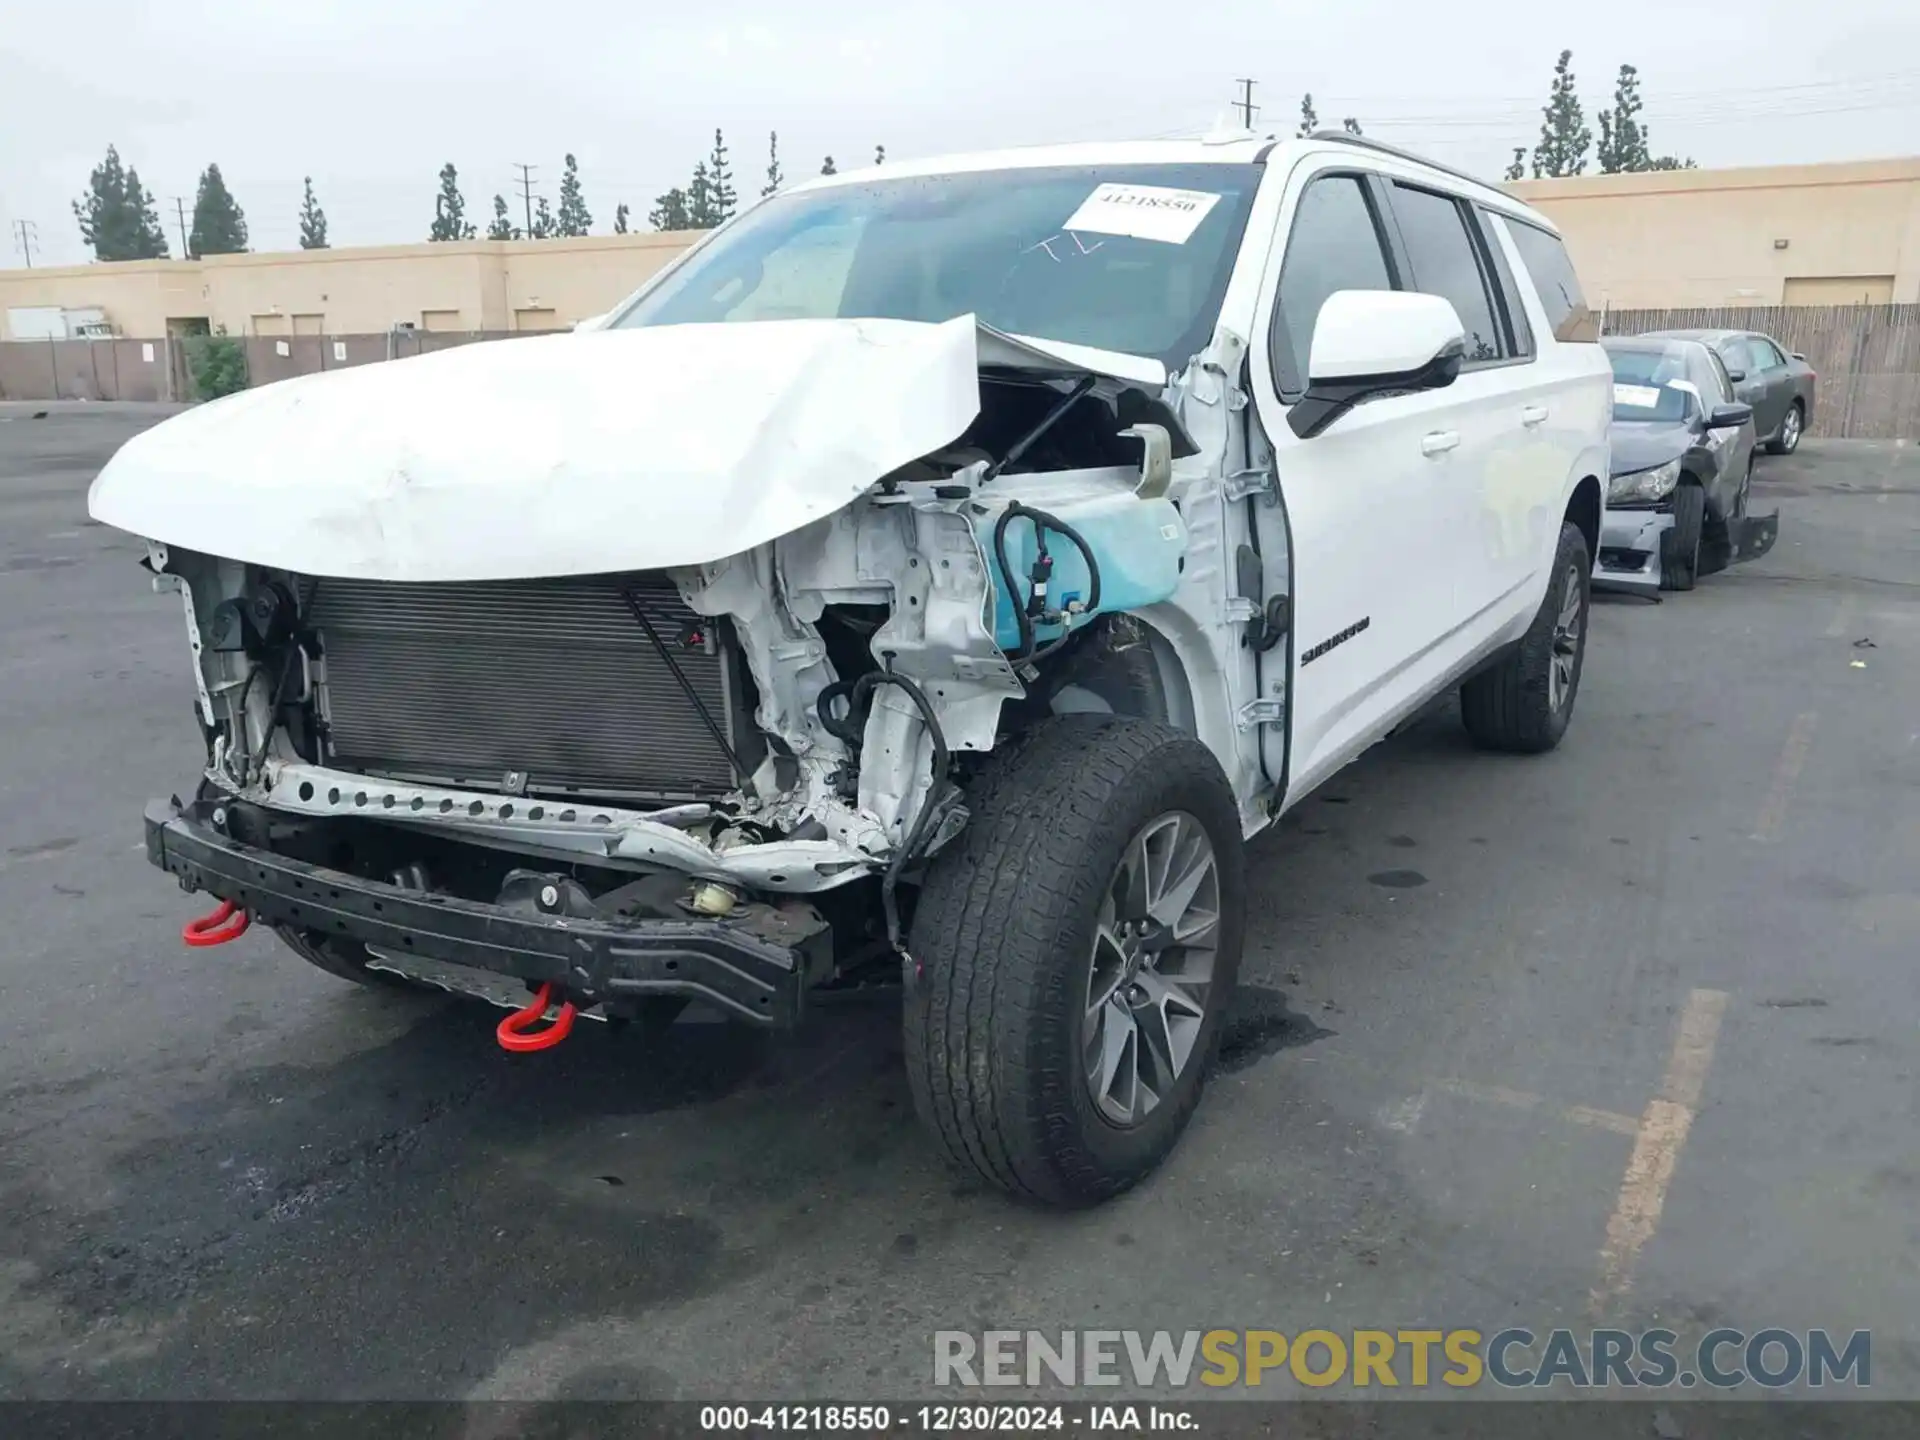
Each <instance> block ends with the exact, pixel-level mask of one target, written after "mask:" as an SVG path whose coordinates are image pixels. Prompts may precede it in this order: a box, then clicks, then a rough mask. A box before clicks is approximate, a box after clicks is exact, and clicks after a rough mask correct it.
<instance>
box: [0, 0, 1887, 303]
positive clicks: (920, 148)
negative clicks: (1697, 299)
mask: <svg viewBox="0 0 1920 1440" xmlns="http://www.w3.org/2000/svg"><path fill="white" fill-rule="evenodd" d="M1556 12H1557V13H1556ZM803 13H804V15H805V17H806V18H804V19H803V18H801V15H802V14H803ZM1563 47H1570V48H1571V49H1572V50H1573V52H1574V70H1575V73H1576V75H1577V76H1578V77H1579V81H1580V93H1581V97H1582V99H1583V101H1584V102H1585V104H1586V107H1587V110H1588V113H1589V123H1592V122H1591V115H1592V112H1593V111H1594V110H1596V109H1598V108H1599V107H1601V106H1602V105H1605V104H1608V103H1610V102H1611V95H1612V89H1613V77H1614V74H1615V72H1616V71H1617V70H1618V68H1619V66H1620V65H1621V63H1622V62H1629V63H1632V64H1634V65H1637V66H1638V67H1639V68H1640V72H1641V76H1642V86H1643V91H1644V95H1645V99H1646V107H1647V108H1646V113H1645V116H1644V118H1645V120H1646V121H1647V122H1648V123H1649V125H1650V126H1651V129H1652V138H1653V144H1654V147H1655V149H1656V150H1658V151H1667V150H1673V151H1677V152H1679V153H1681V154H1684V155H1691V156H1693V157H1694V158H1695V159H1697V160H1698V161H1699V162H1700V163H1701V164H1702V165H1705V166H1720V165H1751V164H1767V163H1776V162H1785V161H1808V160H1842V159H1856V158H1866V157H1872V156H1886V155H1909V154H1920V64H1916V63H1915V57H1916V56H1920V4H1915V3H1914V0H1827V3H1824V4H1817V5H1816V4H1808V3H1806V0H1743V3H1741V4H1738V5H1732V6H1728V5H1722V4H1712V5H1709V4H1705V3H1701V0H1606V3H1604V4H1597V5H1581V6H1567V5H1552V4H1547V3H1542V0H1448V3H1445V4H1437V3H1424V4H1423V3H1414V0H1341V3H1339V4H1329V5H1316V4H1306V3H1300V0H1295V3H1287V4H1283V3H1279V0H1205V3H1199V4H1179V3H1174V4H1168V3H1166V0H1105V3H1100V0H1075V3H1071V4H1068V3H1052V4H1049V3H1045V0H958V3H954V0H948V3H943V4H938V5H934V4H923V3H917V0H813V3H812V4H811V5H807V6H804V7H802V6H798V5H795V4H793V3H792V0H787V3H785V4H779V3H774V0H692V3H685V4H678V5H674V6H667V5H664V4H661V3H659V0H639V3H637V4H635V3H631V0H629V3H624V4H614V3H610V0H539V3H527V0H466V3H455V0H299V3H297V4H294V3H287V0H173V3H169V4H165V5H156V4H152V3H150V0H137V3H136V0H86V3H80V4H73V5H56V4H51V3H44V0H0V224H4V225H5V227H6V235H5V244H4V257H5V263H7V264H9V265H17V264H19V263H20V260H21V257H20V254H19V253H18V248H17V241H16V237H15V235H14V224H13V222H14V221H16V220H19V219H26V220H30V221H32V222H34V223H35V224H36V225H37V227H38V237H37V238H38V248H37V251H36V257H35V258H36V263H40V264H59V263H67V264H72V263H78V262H81V261H83V260H86V259H89V258H91V257H90V255H89V253H88V252H87V251H86V249H85V247H84V246H83V244H82V242H81V240H80V235H79V231H78V229H77V227H76V226H75V224H74V220H73V214H72V209H71V205H70V202H71V201H72V200H73V199H74V198H75V197H76V196H78V195H79V194H80V193H81V191H82V190H83V189H84V187H85V185H86V180H87V174H88V172H89V171H90V170H91V168H92V167H93V166H94V165H95V164H96V163H97V162H98V161H99V159H100V157H101V156H102V155H103V154H104V153H105V151H106V147H107V146H108V145H109V144H115V145H118V147H119V149H120V153H121V156H122V158H123V159H124V160H126V161H127V162H128V163H130V164H132V165H134V166H135V167H137V168H138V170H139V172H140V175H141V178H142V180H143V181H145V182H146V184H147V186H148V187H149V188H150V189H151V190H153V191H154V192H155V193H156V194H158V195H159V196H160V197H161V209H162V212H163V215H164V217H165V219H166V221H167V231H168V236H169V239H170V240H171V241H172V243H173V244H174V246H175V248H176V251H177V249H178V247H179V243H180V242H179V236H178V227H177V225H176V224H175V223H174V219H173V200H172V197H174V196H176V195H178V196H182V197H185V199H186V201H187V204H188V205H189V207H191V204H192V197H193V191H194V184H195V181H196V178H197V176H198V175H199V172H200V170H201V169H202V168H203V167H204V166H205V165H206V164H207V162H208V161H210V160H211V161H217V162H218V163H219V165H220V167H221V171H222V173H223V174H224V175H225V176H226V178H227V183H228V185H229V187H230V188H231V189H232V190H233V192H234V194H235V195H236V197H237V198H238V199H239V201H240V203H241V205H242V207H243V208H244V210H245V212H246V216H247V222H248V224H249V226H250V227H251V230H252V241H253V248H255V249H257V250H268V249H286V248H291V247H292V246H293V245H294V244H295V243H296V239H297V236H298V225H297V222H296V215H297V212H298V208H299V203H300V185H301V177H302V176H303V175H311V176H312V177H313V183H314V188H315V190H316V191H317V192H318V194H319V197H320V200H321V203H322V205H323V206H324V208H325V210H326V212H327V216H328V219H329V222H330V224H331V228H332V239H333V242H334V244H336V245H355V244H380V243H390V242H395V241H410V240H423V239H425V238H426V233H427V226H428V224H429V222H430V221H431V220H432V217H433V199H434V191H435V188H436V179H435V175H436V172H437V171H438V170H439V168H440V166H441V165H442V164H444V163H445V162H446V161H448V160H451V161H453V162H454V163H455V164H456V165H457V166H458V167H459V170H460V177H461V182H462V189H463V190H464V192H465V195H466V199H467V208H468V214H469V217H470V218H473V219H474V220H476V221H477V222H478V223H480V224H481V225H482V226H484V224H485V221H486V219H487V217H488V215H489V214H490V212H491V208H492V197H493V195H494V193H495V192H496V191H498V192H501V193H504V194H512V193H513V184H514V180H515V174H516V172H515V171H514V169H513V165H514V162H516V161H526V162H528V163H531V164H534V165H536V166H538V167H539V168H538V170H537V172H536V173H537V180H536V183H537V185H538V186H539V189H540V192H541V193H544V194H546V195H547V196H548V197H549V199H550V200H551V199H553V198H555V195H556V188H557V184H558V179H559V174H560V167H561V157H562V155H563V154H565V153H566V152H567V151H569V150H571V151H572V152H573V153H574V154H575V155H576V156H577V157H578V159H579V162H580V169H581V174H582V178H583V180H584V183H585V190H586V198H587V203H588V205H589V207H590V208H591V209H592V211H593V215H594V222H595V229H596V231H602V232H604V231H606V230H609V229H611V226H612V220H613V211H614V206H615V204H616V203H617V202H619V201H623V200H624V201H625V202H627V203H628V204H629V205H630V206H632V208H633V212H634V217H635V224H636V225H642V224H644V216H645V214H646V212H647V210H648V208H649V207H650V205H651V202H652V199H653V197H654V196H656V195H657V194H659V193H660V192H661V191H663V190H665V189H667V188H668V187H669V186H672V185H675V184H681V183H684V181H685V179H686V176H687V174H688V173H689V171H690V170H691V169H692V166H693V163H694V161H695V160H696V159H698V158H700V157H701V156H702V155H703V154H704V153H705V152H706V150H707V149H708V147H709V146H710V145H711V143H712V138H713V128H714V127H715V126H716V125H718V126H721V127H723V128H724V129H725V131H726V134H727V138H728V141H729V145H730V147H731V149H732V154H733V162H734V172H735V176H736V185H737V187H738V189H739V190H740V192H741V193H742V195H743V196H745V195H752V194H755V193H757V192H758V190H759V187H760V185H761V183H762V181H763V172H764V169H765V165H766V148H767V134H768V132H769V131H770V130H777V131H778V132H779V134H780V150H781V155H782V157H783V159H784V161H785V163H786V168H787V171H788V174H789V175H790V176H798V175H803V174H811V173H814V172H816V171H817V170H818V169H819V166H820V160H821V157H822V156H823V155H827V154H831V155H832V156H834V158H835V159H836V161H837V162H838V163H839V165H840V167H841V168H842V169H849V168H852V167H853V166H855V165H857V164H862V163H866V162H868V161H870V160H871V159H872V156H873V148H874V146H875V145H876V144H884V145H885V146H886V147H887V150H888V152H889V154H891V155H894V156H899V157H905V156H909V155H924V154H931V153H937V152H940V151H945V150H964V149H979V148H983V147H989V146H999V145H1011V144H1029V143H1036V142H1045V141H1064V140H1082V139H1109V138H1121V137H1126V136H1142V135H1159V134H1169V133H1186V132H1189V131H1195V130H1202V129H1205V128H1206V127H1207V126H1208V125H1209V123H1210V122H1211V121H1212V120H1213V119H1214V117H1215V116H1216V115H1218V114H1219V113H1220V112H1221V111H1222V110H1223V108H1224V107H1225V106H1226V104H1227V103H1228V102H1230V101H1231V100H1232V99H1233V97H1234V93H1235V86H1234V81H1235V79H1236V78H1237V77H1239V76H1243V75H1250V76H1252V77H1253V78H1254V79H1256V80H1257V81H1258V85H1257V87H1256V89H1255V92H1254V99H1255V101H1256V102H1257V103H1259V104H1260V105H1262V106H1263V107H1264V109H1263V111H1262V114H1261V116H1260V120H1259V123H1260V124H1261V125H1262V126H1263V127H1264V126H1269V125H1271V126H1278V127H1279V128H1281V129H1282V130H1283V131H1291V130H1292V129H1293V128H1294V126H1295V125H1296V124H1297V122H1298V114H1299V104H1300V96H1301V93H1302V92H1303V91H1309V90H1310V91H1312V92H1313V95H1314V99H1315V102H1316V105H1317V108H1318V110H1319V113H1320V117H1321V120H1322V123H1326V124H1333V123H1337V122H1338V119H1339V117H1340V116H1342V115H1346V114H1352V115H1355V116H1357V117H1358V118H1359V119H1360V120H1361V122H1362V123H1363V124H1364V125H1365V127H1366V129H1367V131H1368V133H1369V134H1375V135H1378V136H1380V137H1381V138H1383V139H1389V140H1392V141H1395V142H1397V143H1401V144H1406V145H1409V146H1413V147H1415V148H1417V149H1421V150H1425V151H1427V152H1428V153H1430V154H1432V155H1433V156H1434V157H1435V158H1436V159H1440V160H1444V161H1448V162H1450V163H1453V164H1456V165H1464V166H1467V167H1468V168H1472V169H1476V170H1480V171H1483V172H1486V173H1489V174H1497V173H1498V172H1499V171H1500V170H1501V169H1502V168H1503V167H1504V165H1505V164H1506V161H1507V158H1508V156H1509V154H1510V152H1511V150H1512V148H1513V147H1514V146H1516V145H1525V146H1528V147H1529V148H1531V146H1532V145H1533V143H1534V141H1535V140H1536V139H1537V138H1538V136H1539V128H1540V116H1539V110H1540V106H1541V104H1542V103H1543V102H1544V100H1545V98H1546V92H1547V86H1548V83H1549V80H1550V78H1551V71H1552V67H1553V62H1554V58H1555V56H1556V55H1557V53H1558V52H1559V51H1560V50H1561V49H1562V48H1563ZM1594 128H1595V130H1596V137H1597V130H1598V127H1597V126H1595V127H1594ZM517 208H518V207H517V205H516V211H517Z"/></svg>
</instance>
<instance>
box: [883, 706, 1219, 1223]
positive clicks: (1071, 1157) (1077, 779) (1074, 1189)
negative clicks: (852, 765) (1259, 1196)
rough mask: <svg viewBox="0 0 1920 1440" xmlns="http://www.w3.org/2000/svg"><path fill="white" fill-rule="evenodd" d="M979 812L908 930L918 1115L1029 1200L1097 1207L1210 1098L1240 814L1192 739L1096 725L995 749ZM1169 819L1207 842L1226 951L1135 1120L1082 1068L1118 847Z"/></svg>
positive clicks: (969, 1166)
mask: <svg viewBox="0 0 1920 1440" xmlns="http://www.w3.org/2000/svg"><path fill="white" fill-rule="evenodd" d="M967 804H968V808H969V809H970V810H971V812H972V818H971V821H970V823H969V824H968V826H967V828H966V830H965V831H964V832H963V833H962V835H961V837H960V839H959V841H958V843H955V844H953V845H951V846H949V847H948V848H947V849H946V850H943V851H942V852H941V853H940V855H939V856H938V857H936V859H935V860H934V862H933V865H932V867H931V869H930V870H929V873H928V875H927V878H926V883H925V885H924V887H923V888H922V891H921V894H920V900H919V905H918V908H917V910H916V912H915V915H914V920H913V931H912V936H911V940H910V946H909V948H910V950H911V953H912V964H910V965H909V966H908V974H907V983H906V996H905V1029H906V1037H905V1038H906V1057H907V1073H908V1079H909V1081H910V1083H911V1086H912V1089H913V1098H914V1106H915V1108H916V1109H917V1110H918V1111H919V1113H920V1117H921V1119H922V1120H923V1122H924V1123H925V1124H926V1125H927V1127H928V1128H929V1129H930V1130H931V1131H932V1133H933V1134H934V1136H935V1137H936V1138H937V1139H938V1141H939V1142H940V1144H941V1146H942V1148H943V1149H944V1150H945V1151H946V1153H947V1155H948V1156H949V1158H950V1159H951V1160H952V1161H953V1162H954V1164H955V1165H957V1166H959V1167H960V1168H961V1169H963V1170H967V1171H970V1172H972V1173H973V1174H975V1175H977V1176H979V1177H981V1178H982V1179H985V1180H987V1181H990V1182H992V1183H993V1184H994V1185H997V1186H999V1187H1001V1188H1002V1189H1005V1190H1007V1191H1009V1192H1010V1193H1012V1194H1014V1195H1016V1196H1020V1197H1023V1198H1027V1199H1033V1200H1039V1201H1043V1202H1045V1203H1048V1204H1053V1205H1062V1206H1077V1205H1089V1204H1094V1203H1097V1202H1099V1201H1101V1200H1105V1199H1107V1198H1108V1197H1110V1196H1113V1195H1117V1194H1119V1193H1120V1192H1121V1191H1123V1190H1126V1189H1127V1188H1129V1187H1130V1186H1132V1185H1134V1184H1135V1183H1137V1182H1138V1181H1139V1180H1140V1179H1141V1178H1143V1177H1144V1176H1145V1175H1147V1174H1148V1173H1149V1172H1150V1171H1152V1170H1153V1168H1154V1167H1155V1166H1156V1165H1158V1164H1159V1163H1160V1162H1161V1161H1162V1160H1163V1159H1164V1158H1165V1157H1166V1156H1167V1154H1168V1152H1170V1151H1171V1150H1172V1149H1173V1147H1174V1144H1175V1142H1176V1141H1177V1140H1178V1139H1179V1137H1180V1134H1181V1132H1182V1131H1183V1130H1184V1129H1185V1128H1186V1124H1187V1121H1188V1119H1189V1118H1190V1117H1191V1116H1192V1114H1193V1111H1194V1107H1195V1106H1197V1105H1198V1104H1199V1102H1200V1096H1201V1093H1202V1091H1203V1089H1204V1088H1205V1084H1206V1077H1207V1072H1208V1070H1209V1069H1210V1068H1211V1067H1212V1063H1213V1055H1214V1051H1215V1049H1216V1048H1217V1046H1218V1044H1219V1038H1220V1027H1221V1024H1222V1020H1223V1017H1224V1013H1225V1011H1226V1009H1227V1005H1228V1003H1229V1000H1230V997H1231V995H1232V991H1233V984H1234V979H1235V976H1236V974H1237V972H1238V969H1239V964H1240V947H1241V939H1242V930H1243V926H1244V918H1245V904H1246V894H1245V860H1244V856H1243V854H1242V847H1241V829H1240V815H1239V808H1238V806H1237V805H1236V804H1235V802H1234V797H1233V791H1232V789H1231V788H1230V787H1229V785H1228V784H1227V780H1226V777H1225V776H1224V775H1223V774H1222V773H1221V771H1220V767H1219V764H1218V763H1217V762H1216V761H1215V760H1214V758H1213V755H1212V753H1211V752H1210V751H1209V750H1207V748H1206V747H1205V746H1203V745H1202V744H1200V743H1199V741H1197V740H1195V739H1193V738H1192V737H1191V736H1188V735H1185V734H1182V733H1180V732H1179V731H1176V730H1172V729H1170V728H1168V727H1166V726H1164V725H1159V724H1156V723H1153V722H1151V721H1144V720H1138V719H1131V718H1127V717H1122V716H1111V715H1086V714H1082V715H1062V716H1055V717H1052V718H1050V719H1047V720H1044V721H1042V722H1041V723H1040V724H1039V725H1037V726H1036V727H1035V728H1034V729H1033V730H1032V731H1031V732H1029V734H1028V735H1027V736H1026V737H1025V738H1024V740H1023V741H1022V742H1020V743H1018V744H1016V745H1015V746H1014V747H1012V748H1010V749H1009V750H1007V751H1004V752H995V754H994V755H992V756H991V757H990V758H989V760H988V762H987V765H986V766H985V768H984V770H983V772H982V773H981V774H980V775H979V776H978V777H976V780H975V783H974V784H973V786H972V787H970V789H969V791H968V796H967ZM1173 814H1177V815H1178V816H1179V817H1180V818H1181V820H1182V822H1183V823H1184V822H1185V821H1189V820H1190V821H1192V822H1196V824H1197V828H1198V830H1199V831H1200V832H1203V833H1204V835H1205V836H1206V839H1207V840H1208V842H1209V844H1210V845H1211V847H1212V852H1213V858H1214V863H1215V867H1216V869H1215V879H1216V881H1217V886H1218V890H1217V905H1216V907H1215V909H1214V912H1213V913H1214V914H1215V915H1216V916H1217V919H1216V922H1215V926H1214V929H1213V930H1212V931H1210V932H1208V933H1209V934H1210V935H1211V936H1212V938H1213V939H1214V941H1215V945H1216V948H1215V951H1214V955H1213V963H1212V970H1211V974H1210V978H1209V981H1208V983H1207V985H1206V996H1205V1007H1204V1014H1203V1015H1202V1017H1201V1019H1200V1021H1199V1029H1198V1031H1197V1032H1196V1033H1195V1038H1194V1039H1193V1041H1192V1045H1191V1049H1190V1051H1189V1053H1188V1058H1187V1060H1186V1062H1185V1068H1184V1069H1178V1067H1177V1066H1176V1069H1177V1078H1175V1079H1174V1081H1173V1082H1172V1083H1171V1084H1170V1085H1167V1086H1165V1087H1164V1088H1165V1091H1166V1093H1165V1094H1164V1095H1163V1096H1161V1098H1160V1099H1159V1101H1158V1103H1157V1104H1155V1105H1153V1106H1152V1108H1150V1109H1147V1110H1146V1111H1145V1113H1144V1115H1143V1116H1142V1117H1141V1118H1140V1119H1139V1120H1138V1121H1137V1123H1134V1124H1131V1125H1128V1126H1125V1127H1123V1126H1121V1125H1119V1124H1116V1123H1114V1122H1113V1121H1112V1120H1110V1119H1108V1118H1107V1116H1106V1115H1104V1114H1103V1113H1102V1112H1101V1109H1100V1107H1099V1104H1098V1102H1096V1099H1095V1097H1094V1094H1093V1089H1092V1087H1091V1085H1090V1084H1089V1081H1088V1079H1087V1077H1086V1075H1085V1068H1084V1063H1083V1053H1082V1044H1083V1040H1084V1038H1085V1037H1086V1031H1085V1029H1084V1027H1085V1024H1086V1023H1087V1019H1086V1017H1087V1015H1088V1013H1089V1004H1088V999H1089V990H1090V985H1091V982H1092V979H1093V976H1094V973H1095V972H1094V959H1095V953H1096V952H1095V935H1096V929H1097V918H1096V917H1097V915H1098V913H1099V911H1100V908H1101V905H1102V903H1103V901H1104V900H1105V899H1106V898H1107V897H1108V896H1109V894H1110V893H1111V887H1112V886H1113V883H1114V876H1115V874H1116V871H1117V869H1118V868H1119V866H1120V863H1121V858H1122V854H1123V852H1125V851H1127V850H1128V848H1129V847H1130V846H1131V845H1132V843H1133V841H1134V840H1135V838H1136V837H1137V836H1139V835H1140V834H1142V833H1143V832H1145V831H1146V830H1147V829H1149V828H1150V827H1151V826H1153V825H1155V824H1157V823H1163V822H1164V821H1165V820H1166V819H1167V817H1169V815H1173ZM1116 992H1117V987H1116ZM1135 993H1137V990H1136V991H1135ZM1097 1009H1098V1007H1096V1010H1097ZM1142 1043H1143V1042H1142Z"/></svg>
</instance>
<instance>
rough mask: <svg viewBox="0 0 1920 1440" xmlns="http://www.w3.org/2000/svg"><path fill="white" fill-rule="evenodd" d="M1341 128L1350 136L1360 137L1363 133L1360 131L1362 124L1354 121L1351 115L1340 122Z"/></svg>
mask: <svg viewBox="0 0 1920 1440" xmlns="http://www.w3.org/2000/svg"><path fill="white" fill-rule="evenodd" d="M1340 128H1341V129H1342V130H1344V131H1346V132H1347V134H1349V135H1359V134H1361V133H1363V132H1362V131H1361V129H1360V122H1359V121H1358V120H1356V119H1354V118H1353V116H1351V115H1349V116H1347V118H1346V119H1344V120H1342V121H1341V122H1340Z"/></svg>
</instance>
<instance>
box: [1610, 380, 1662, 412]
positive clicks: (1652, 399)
mask: <svg viewBox="0 0 1920 1440" xmlns="http://www.w3.org/2000/svg"><path fill="white" fill-rule="evenodd" d="M1613 403H1614V404H1616V405H1624V406H1625V407H1626V408H1627V409H1629V410H1656V409H1658V408H1659V406H1660V389H1659V387H1658V386H1656V385H1616V386H1614V387H1613Z"/></svg>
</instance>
